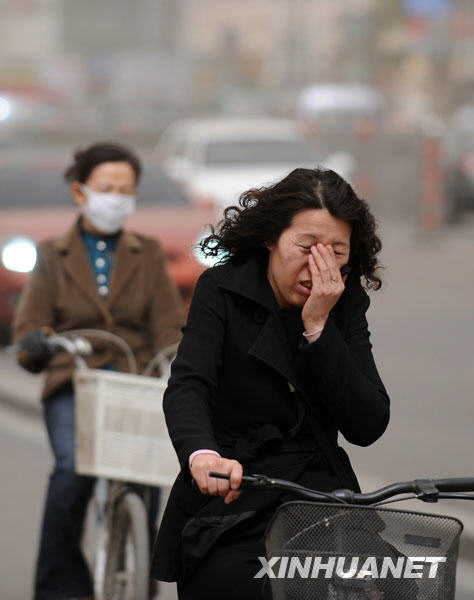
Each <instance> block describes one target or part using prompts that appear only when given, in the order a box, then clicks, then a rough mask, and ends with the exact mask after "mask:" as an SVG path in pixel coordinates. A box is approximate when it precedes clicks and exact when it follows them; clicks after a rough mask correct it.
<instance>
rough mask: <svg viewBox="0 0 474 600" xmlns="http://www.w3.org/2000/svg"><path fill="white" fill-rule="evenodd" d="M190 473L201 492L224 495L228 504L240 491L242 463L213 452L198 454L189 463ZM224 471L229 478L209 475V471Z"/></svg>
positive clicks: (235, 498)
mask: <svg viewBox="0 0 474 600" xmlns="http://www.w3.org/2000/svg"><path fill="white" fill-rule="evenodd" d="M190 470H191V475H192V477H193V479H194V481H195V482H196V483H197V485H198V487H199V489H200V491H201V492H202V493H203V494H211V495H212V496H225V498H224V502H225V503H226V504H229V503H230V502H232V501H233V500H237V498H238V497H239V496H240V493H241V491H240V490H239V489H238V488H239V487H240V484H241V483H242V474H243V469H242V465H241V464H240V463H239V462H237V461H236V460H230V459H228V458H221V457H220V456H216V455H215V454H198V455H197V456H195V457H194V459H193V462H192V464H191V468H190ZM210 471H216V472H217V473H226V474H227V475H230V480H227V479H218V478H217V477H210V476H209V472H210Z"/></svg>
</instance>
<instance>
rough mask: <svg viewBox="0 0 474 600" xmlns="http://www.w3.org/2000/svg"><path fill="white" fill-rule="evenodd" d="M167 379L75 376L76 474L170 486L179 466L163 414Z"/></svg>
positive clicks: (90, 372)
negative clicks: (163, 399)
mask: <svg viewBox="0 0 474 600" xmlns="http://www.w3.org/2000/svg"><path fill="white" fill-rule="evenodd" d="M166 386H167V381H166V379H165V378H156V377H145V376H143V375H130V374H128V373H118V372H114V371H106V370H102V369H87V370H77V371H76V372H75V374H74V387H75V396H76V470H77V472H78V473H81V474H83V475H93V476H96V477H108V478H110V479H117V480H122V481H131V482H137V483H144V484H148V485H159V486H170V485H172V483H173V481H174V480H175V478H176V475H177V473H178V471H179V463H178V460H177V458H176V454H175V451H174V449H173V446H172V444H171V441H170V439H169V436H168V430H167V428H166V423H165V419H164V415H163V410H162V398H163V393H164V391H165V389H166Z"/></svg>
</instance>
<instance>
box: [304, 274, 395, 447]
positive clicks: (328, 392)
mask: <svg viewBox="0 0 474 600" xmlns="http://www.w3.org/2000/svg"><path fill="white" fill-rule="evenodd" d="M350 291H351V292H352V293H351V295H350V302H349V303H348V307H347V309H348V311H349V317H348V318H349V323H348V328H347V331H346V333H345V334H344V336H343V335H342V333H341V331H340V329H339V328H338V326H337V325H336V322H335V320H334V317H333V316H330V317H329V319H328V320H327V321H326V325H325V327H324V329H323V331H322V333H321V336H320V337H319V339H318V340H316V341H315V342H313V343H312V344H307V345H305V346H304V347H302V348H301V349H300V351H299V353H298V368H299V370H301V372H302V373H303V372H304V374H305V376H306V377H309V378H310V379H311V382H312V384H313V389H314V398H315V401H317V402H321V403H322V404H323V407H324V410H325V412H326V413H327V414H328V415H329V417H330V419H331V420H333V422H335V424H336V426H337V428H338V429H339V431H340V432H341V433H342V434H343V436H344V437H345V438H346V440H347V441H348V442H351V443H353V444H357V445H359V446H368V445H369V444H372V443H373V442H375V440H377V439H378V438H379V437H380V436H381V435H382V433H383V432H384V431H385V429H386V427H387V424H388V421H389V417H390V409H389V406H390V399H389V397H388V395H387V392H386V391H385V387H384V385H383V383H382V381H381V379H380V376H379V374H378V371H377V367H376V366H375V361H374V357H373V355H372V345H371V343H370V333H369V330H368V325H367V319H366V317H365V313H366V312H367V309H368V307H369V303H370V300H369V297H368V295H367V294H366V293H365V291H364V290H363V289H362V286H360V284H359V283H358V282H357V286H352V289H351V290H350Z"/></svg>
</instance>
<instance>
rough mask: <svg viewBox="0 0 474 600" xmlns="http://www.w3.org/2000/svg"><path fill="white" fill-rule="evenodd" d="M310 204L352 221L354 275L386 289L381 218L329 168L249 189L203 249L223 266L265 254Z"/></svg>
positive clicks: (304, 171) (296, 173) (305, 171)
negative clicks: (380, 272)
mask: <svg viewBox="0 0 474 600" xmlns="http://www.w3.org/2000/svg"><path fill="white" fill-rule="evenodd" d="M310 208H317V209H321V208H325V209H327V210H328V212H329V213H330V214H331V215H332V216H333V217H337V218H339V219H342V220H343V221H346V222H347V223H350V225H351V228H352V229H351V253H350V258H349V264H350V265H351V267H352V273H353V274H354V275H356V276H359V277H360V276H363V277H364V278H365V282H366V287H368V288H373V289H376V290H378V289H380V288H381V286H382V280H381V278H380V277H379V275H378V272H377V271H378V269H379V268H380V266H379V264H378V260H377V254H378V253H379V252H380V250H381V249H382V243H381V241H380V238H379V237H378V236H377V235H376V229H377V223H376V221H375V218H374V216H373V215H372V213H371V212H370V209H369V206H368V204H367V202H365V201H364V200H362V199H361V198H359V197H358V196H357V194H356V193H355V192H354V190H353V189H352V187H351V185H350V184H349V183H347V182H346V181H345V180H344V179H343V178H342V177H341V176H340V175H338V174H337V173H335V172H334V171H331V170H329V169H323V168H315V169H302V168H300V169H295V170H294V171H292V172H291V173H290V174H289V175H287V176H286V177H285V178H284V179H282V180H281V181H279V182H278V183H275V184H274V185H270V186H267V187H261V188H254V189H250V190H248V191H247V192H244V193H243V194H242V195H241V196H240V199H239V206H229V207H228V208H226V209H225V211H224V218H223V220H222V221H220V223H218V225H217V226H216V227H215V228H214V227H212V228H211V231H212V233H211V235H209V236H208V237H207V238H205V239H204V240H202V242H201V243H200V248H201V251H202V252H203V253H204V254H205V255H206V256H214V257H215V256H219V257H220V261H219V263H220V264H223V263H226V262H232V263H239V262H242V261H243V260H245V259H246V258H247V257H248V256H249V255H253V254H260V253H262V252H265V251H266V247H267V246H269V245H272V244H275V243H276V242H277V240H278V239H279V237H280V235H281V234H282V232H283V231H284V230H285V229H287V228H288V227H290V226H291V222H292V219H293V217H294V216H295V214H296V213H298V212H300V211H302V210H307V209H310Z"/></svg>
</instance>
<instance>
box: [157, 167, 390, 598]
mask: <svg viewBox="0 0 474 600" xmlns="http://www.w3.org/2000/svg"><path fill="white" fill-rule="evenodd" d="M375 229H376V225H375V221H374V218H373V216H372V215H371V213H370V211H369V209H368V206H367V204H366V203H365V202H364V201H363V200H360V199H359V198H358V197H357V195H356V194H355V193H354V191H353V190H352V188H351V186H350V185H349V184H348V183H346V182H345V181H344V180H343V179H342V178H341V177H339V176H338V175H337V174H336V173H335V172H334V171H330V170H322V169H296V170H294V171H293V172H292V173H290V174H289V175H288V176H287V177H285V178H284V179H283V180H282V181H280V182H278V183H276V184H275V185H273V186H271V187H267V188H261V189H255V190H250V191H248V192H246V193H245V194H243V196H242V197H241V200H240V207H231V208H228V209H227V210H226V211H225V218H224V220H223V221H222V222H221V223H220V225H219V228H218V230H217V231H213V233H212V235H210V236H209V237H208V238H207V239H206V240H205V241H204V242H203V244H202V249H203V251H204V252H205V253H207V254H208V255H211V256H217V257H219V258H220V261H219V265H218V266H215V267H213V268H211V269H209V270H207V271H206V272H205V273H203V275H202V276H201V278H200V279H199V282H198V284H197V286H196V290H195V294H194V297H193V301H192V304H191V308H190V312H189V317H188V322H187V325H186V327H185V329H184V337H183V340H182V342H181V345H180V347H179V351H178V355H177V357H176V359H175V361H174V363H173V365H172V373H171V379H170V382H169V386H168V389H167V391H166V394H165V399H164V410H165V415H166V421H167V425H168V429H169V432H170V436H171V439H172V441H173V444H174V446H175V449H176V452H177V454H178V457H179V460H180V464H181V468H182V470H181V473H180V475H179V476H178V478H177V480H176V482H175V485H174V486H173V489H172V491H171V494H170V498H169V502H168V505H167V508H166V511H165V514H164V516H163V520H162V524H161V528H160V532H159V535H158V538H157V542H156V545H155V550H154V556H153V565H152V576H153V577H155V578H157V579H162V580H165V581H177V582H178V593H179V597H180V598H181V599H182V600H188V599H192V600H199V599H201V598H202V599H206V600H212V599H213V598H216V599H218V598H219V599H221V598H226V600H231V599H233V598H239V600H241V598H243V597H247V598H249V599H250V598H251V599H252V600H253V599H256V598H263V597H265V596H264V592H263V591H262V588H261V586H262V579H255V578H254V575H255V574H256V573H257V572H258V571H259V569H260V567H261V564H260V562H259V560H258V557H259V556H264V554H265V551H264V546H263V541H262V537H263V532H264V529H265V526H266V524H267V522H268V520H269V518H270V516H271V515H272V513H273V511H274V510H275V508H276V506H278V504H279V503H281V502H282V501H283V500H284V499H285V498H282V495H281V493H279V492H259V493H256V492H253V493H252V492H250V491H247V492H241V491H240V490H239V486H240V482H241V476H242V473H243V472H248V473H263V474H266V475H271V476H273V477H281V478H284V479H290V480H293V481H296V482H298V483H301V484H303V485H307V486H309V487H313V488H314V489H319V490H322V491H330V490H333V489H336V488H340V487H351V488H352V489H358V484H357V480H356V478H355V475H354V473H353V471H352V469H351V466H350V463H349V459H348V458H347V455H346V454H345V453H344V451H343V450H342V449H341V448H339V447H338V445H337V438H338V433H339V432H341V433H342V435H343V436H344V437H345V438H346V440H348V441H349V442H351V443H354V444H358V445H361V446H367V445H369V444H371V443H373V442H374V441H375V440H377V438H379V436H380V435H382V433H383V432H384V430H385V428H386V426H387V423H388V420H389V398H388V396H387V393H386V391H385V388H384V386H383V384H382V381H381V380H380V377H379V375H378V372H377V368H376V366H375V363H374V359H373V356H372V351H371V343H370V341H369V331H368V328H367V321H366V317H365V313H366V311H367V309H368V306H369V297H368V295H367V294H366V292H365V291H364V290H363V288H362V285H361V278H364V281H365V284H366V287H372V288H374V289H379V288H380V286H381V280H380V278H379V277H378V275H377V266H378V265H377V258H376V255H377V253H378V252H379V251H380V248H381V243H380V240H379V238H378V237H377V236H376V234H375ZM341 268H343V271H342V272H341V270H340V269H341ZM349 269H350V274H349V275H347V274H344V272H346V271H347V270H349ZM210 471H220V472H224V473H228V474H229V475H230V482H229V481H226V480H217V479H215V478H212V477H209V472H210Z"/></svg>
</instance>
